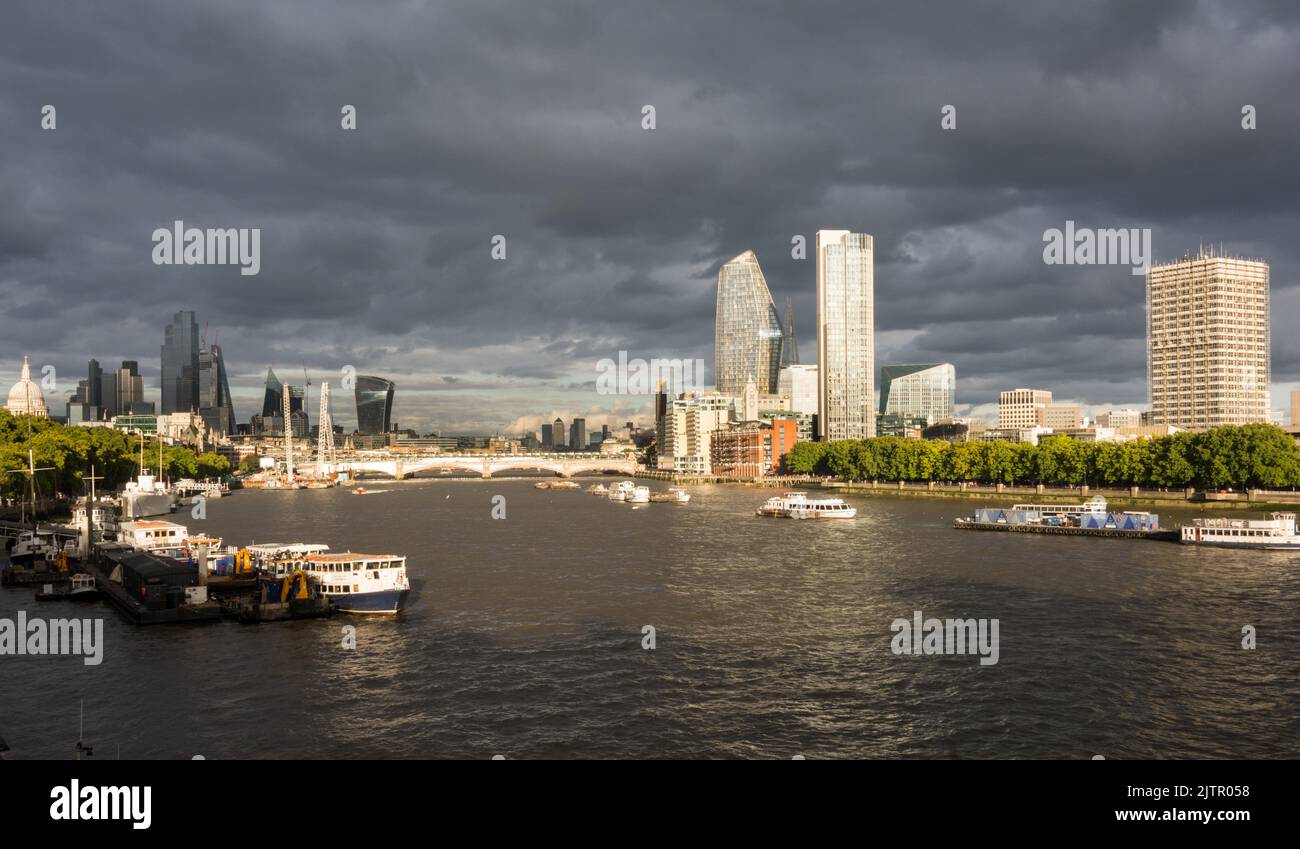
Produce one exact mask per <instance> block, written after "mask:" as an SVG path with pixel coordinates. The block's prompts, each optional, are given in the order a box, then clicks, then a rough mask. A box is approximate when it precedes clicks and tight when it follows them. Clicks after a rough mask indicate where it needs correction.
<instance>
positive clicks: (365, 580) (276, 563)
mask: <svg viewBox="0 0 1300 849" xmlns="http://www.w3.org/2000/svg"><path fill="white" fill-rule="evenodd" d="M248 550H249V552H250V553H251V554H252V555H253V559H254V562H256V563H257V565H258V568H260V569H261V570H262V571H263V572H265V573H266V574H268V575H272V576H274V577H277V578H282V577H285V576H287V575H292V574H293V573H294V572H297V571H299V570H301V571H303V572H305V573H306V574H307V577H308V578H310V579H311V580H312V581H313V582H316V583H319V584H320V589H321V592H322V593H323V594H324V595H325V596H326V597H327V598H328V599H329V600H330V604H332V605H333V606H334V609H335V610H338V611H341V612H343V613H372V614H386V615H394V614H396V613H398V612H399V611H401V609H402V605H404V604H405V603H406V599H407V596H409V595H410V593H411V583H410V581H409V580H408V579H407V576H406V558H405V557H403V556H401V555H397V554H357V553H355V552H351V551H347V552H343V553H342V554H330V553H328V552H329V546H327V545H319V544H314V543H293V544H289V545H278V544H262V545H250V546H249V547H248Z"/></svg>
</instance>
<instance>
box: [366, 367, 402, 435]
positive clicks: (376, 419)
mask: <svg viewBox="0 0 1300 849" xmlns="http://www.w3.org/2000/svg"><path fill="white" fill-rule="evenodd" d="M396 386H397V384H395V383H393V381H391V380H385V379H384V378H382V377H367V376H361V375H358V376H357V385H356V396H357V431H358V432H360V433H388V431H389V429H390V428H391V427H392V424H393V390H394V389H395V388H396Z"/></svg>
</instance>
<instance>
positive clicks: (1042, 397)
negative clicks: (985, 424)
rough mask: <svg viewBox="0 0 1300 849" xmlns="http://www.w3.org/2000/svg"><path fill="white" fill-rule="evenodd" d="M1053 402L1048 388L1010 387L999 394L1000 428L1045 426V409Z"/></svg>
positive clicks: (1017, 428) (1012, 428) (1016, 428)
mask: <svg viewBox="0 0 1300 849" xmlns="http://www.w3.org/2000/svg"><path fill="white" fill-rule="evenodd" d="M1051 403H1052V393H1051V392H1049V391H1048V390H1046V389H1008V390H1006V391H1005V392H1002V393H999V395H998V430H1026V429H1030V428H1036V427H1043V416H1044V411H1045V410H1046V409H1047V407H1048V406H1049V405H1050V404H1051Z"/></svg>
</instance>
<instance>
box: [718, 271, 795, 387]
mask: <svg viewBox="0 0 1300 849" xmlns="http://www.w3.org/2000/svg"><path fill="white" fill-rule="evenodd" d="M782 336H784V333H783V331H782V328H781V319H780V317H779V316H778V315H777V312H776V305H775V304H773V303H772V293H771V292H769V291H768V289H767V281H766V280H764V279H763V270H762V269H761V268H759V267H758V257H756V256H754V252H753V251H745V252H744V253H743V254H741V255H740V256H738V257H736V258H735V259H732V260H731V261H730V262H728V263H726V264H724V265H723V266H722V268H720V269H718V305H717V313H716V315H715V318H714V340H713V371H714V382H715V384H716V385H717V388H718V392H720V393H722V394H723V395H729V396H731V397H733V398H738V397H740V396H742V395H744V393H745V384H746V383H748V382H749V380H751V379H752V380H753V381H754V384H755V386H757V387H758V391H759V393H761V394H763V395H773V394H775V393H776V391H777V383H778V381H779V379H780V372H781V337H782Z"/></svg>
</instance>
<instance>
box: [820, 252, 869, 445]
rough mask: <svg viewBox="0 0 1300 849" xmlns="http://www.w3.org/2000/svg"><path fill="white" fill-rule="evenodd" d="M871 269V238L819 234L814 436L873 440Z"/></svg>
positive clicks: (829, 438) (833, 438)
mask: <svg viewBox="0 0 1300 849" xmlns="http://www.w3.org/2000/svg"><path fill="white" fill-rule="evenodd" d="M874 275H875V263H874V243H873V240H872V237H871V236H869V235H867V234H865V233H851V232H849V231H848V230H818V231H817V364H818V376H819V378H820V382H821V385H820V388H819V391H818V401H817V407H818V416H817V427H818V435H819V437H820V438H822V439H826V440H837V439H866V438H867V437H871V436H874V435H875V432H876V416H875V370H876V333H875V276H874Z"/></svg>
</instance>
